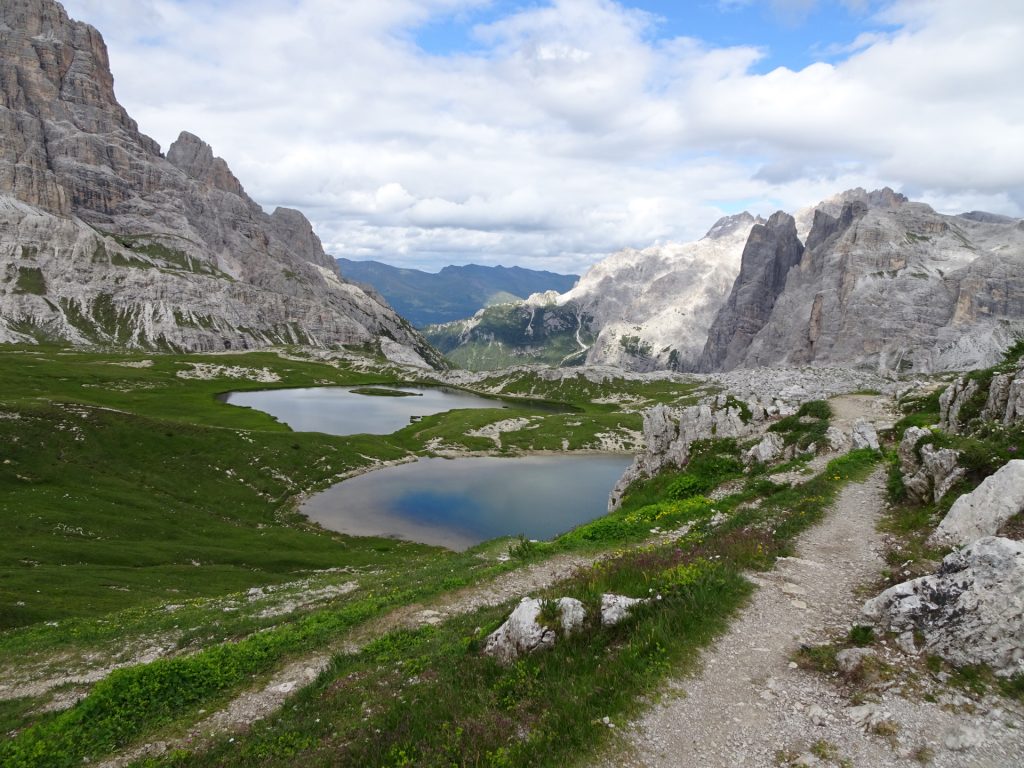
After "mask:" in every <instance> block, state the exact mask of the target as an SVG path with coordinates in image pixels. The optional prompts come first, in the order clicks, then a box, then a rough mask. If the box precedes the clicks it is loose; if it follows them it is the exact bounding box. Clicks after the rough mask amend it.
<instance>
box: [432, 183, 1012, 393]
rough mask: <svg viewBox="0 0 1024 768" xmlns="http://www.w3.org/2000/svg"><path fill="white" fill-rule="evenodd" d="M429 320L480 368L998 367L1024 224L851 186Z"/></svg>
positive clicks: (465, 361)
mask: <svg viewBox="0 0 1024 768" xmlns="http://www.w3.org/2000/svg"><path fill="white" fill-rule="evenodd" d="M425 333H426V336H427V338H428V340H430V342H431V343H432V344H434V345H435V346H436V347H438V348H439V349H440V350H441V351H442V352H444V353H445V354H446V355H447V356H448V358H449V359H450V360H453V361H455V362H456V363H458V364H459V365H463V366H466V367H471V368H476V369H488V368H499V367H502V366H504V365H508V364H509V363H511V362H520V363H524V362H538V363H550V364H556V365H578V364H580V363H584V362H586V363H589V364H597V363H603V364H610V365H617V366H620V367H623V368H628V369H633V370H641V371H643V370H653V369H658V368H671V369H674V370H679V371H704V372H713V371H722V370H732V369H734V368H753V367H757V366H778V365H791V366H798V365H830V366H846V367H859V368H866V369H872V370H879V371H899V372H923V373H927V372H931V371H942V370H959V369H970V368H977V367H985V366H988V365H992V364H993V363H994V362H996V361H997V360H998V359H999V356H1000V354H1001V352H1002V351H1003V350H1004V349H1005V348H1006V347H1008V346H1009V345H1010V344H1011V343H1012V342H1013V341H1014V339H1015V338H1018V337H1020V336H1021V335H1024V222H1022V221H1020V220H1017V219H1013V218H1009V217H1006V216H999V215H995V214H989V213H983V212H978V211H974V212H971V213H964V214H961V215H959V216H949V215H944V214H940V213H937V212H936V211H934V210H932V208H930V207H929V206H928V205H926V204H924V203H916V202H911V201H909V200H908V199H907V198H906V197H904V196H903V195H901V194H898V193H896V192H893V191H892V190H891V189H888V188H886V189H881V190H876V191H873V192H867V191H865V190H863V189H852V190H848V191H846V192H843V193H841V194H839V195H836V196H834V197H832V198H829V199H828V200H824V201H822V202H821V203H819V204H818V205H815V206H811V207H809V208H806V209H803V210H801V211H798V212H796V213H795V214H793V215H790V214H787V213H784V212H782V211H779V212H777V213H775V214H773V215H772V216H771V218H769V219H768V220H767V221H765V220H763V219H760V218H755V217H753V216H751V215H750V214H746V213H744V214H738V215H736V216H730V217H726V218H724V219H721V220H720V221H719V222H717V223H716V224H715V226H713V227H712V228H711V229H710V230H709V231H708V233H707V235H705V236H704V237H703V238H702V239H701V240H698V241H696V242H694V243H684V244H679V243H668V244H665V245H658V246H653V247H651V248H647V249H644V250H640V251H638V250H632V249H629V250H625V251H622V252H620V253H616V254H613V255H611V256H609V257H608V258H607V259H605V260H603V261H601V262H599V263H598V264H595V265H594V266H593V267H592V268H591V269H590V270H588V271H587V273H586V274H584V275H583V276H582V277H581V278H580V281H579V283H578V284H577V285H576V286H575V287H574V288H573V289H572V290H571V291H568V292H565V293H563V294H560V295H555V294H550V295H547V296H535V297H532V298H530V299H529V300H528V301H526V302H523V303H522V304H520V305H517V306H513V307H509V306H503V307H500V308H498V307H495V308H493V309H487V310H484V311H483V312H479V313H477V314H476V315H475V316H474V317H472V318H466V319H463V320H461V321H457V322H453V323H448V324H446V325H444V326H440V327H436V328H429V329H426V330H425ZM570 353H571V354H570Z"/></svg>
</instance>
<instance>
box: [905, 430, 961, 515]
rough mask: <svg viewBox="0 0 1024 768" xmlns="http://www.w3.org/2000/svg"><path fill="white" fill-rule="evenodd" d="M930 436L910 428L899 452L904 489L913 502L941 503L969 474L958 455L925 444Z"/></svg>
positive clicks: (957, 452)
mask: <svg viewBox="0 0 1024 768" xmlns="http://www.w3.org/2000/svg"><path fill="white" fill-rule="evenodd" d="M931 434H932V433H931V432H929V431H928V430H927V429H921V428H920V427H909V428H908V429H907V430H906V431H905V432H904V433H903V438H902V439H901V440H900V444H899V447H898V449H897V455H898V456H899V460H900V472H901V473H902V475H903V487H904V488H905V489H906V491H907V495H908V496H909V497H910V499H911V501H915V502H917V503H926V502H928V501H934V502H936V503H938V501H939V500H940V499H942V497H944V496H945V495H946V494H947V493H948V492H949V490H950V488H952V487H953V486H954V485H956V484H957V483H958V482H960V480H962V479H963V477H964V475H965V474H966V470H964V468H963V467H961V466H959V464H958V460H959V458H960V452H959V451H954V450H953V449H952V448H935V447H934V446H933V445H932V444H931V443H928V442H922V441H923V439H925V438H929V437H931Z"/></svg>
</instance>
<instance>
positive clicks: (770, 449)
mask: <svg viewBox="0 0 1024 768" xmlns="http://www.w3.org/2000/svg"><path fill="white" fill-rule="evenodd" d="M785 450H786V443H785V441H784V440H783V439H782V436H781V435H779V433H777V432H766V433H765V435H764V437H762V438H761V442H759V443H758V444H757V445H755V446H754V447H753V448H750V449H749V450H747V451H746V452H745V453H744V454H743V461H744V462H745V463H746V464H753V463H755V462H758V463H761V464H770V463H771V462H773V461H775V460H776V459H778V458H779V457H780V456H782V452H783V451H785Z"/></svg>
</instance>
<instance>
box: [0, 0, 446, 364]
mask: <svg viewBox="0 0 1024 768" xmlns="http://www.w3.org/2000/svg"><path fill="white" fill-rule="evenodd" d="M0 99H2V102H0V341H30V340H34V339H51V338H52V339H64V340H69V341H72V342H75V343H94V344H95V343H99V344H108V343H116V344H124V345H129V346H141V347H164V348H177V349H196V350H213V349H225V348H231V349H239V348H249V347H261V346H267V345H270V344H282V343H298V344H312V345H317V346H334V345H342V344H366V343H374V342H376V341H377V340H379V339H380V338H382V337H384V338H390V339H393V340H394V341H397V342H399V343H400V344H402V345H405V346H407V347H409V348H411V349H414V350H416V351H417V352H418V353H419V354H421V355H422V356H424V357H426V358H427V359H429V360H431V361H436V360H437V359H438V358H437V356H436V354H435V353H434V351H433V350H432V349H430V347H429V345H427V344H426V342H425V341H424V340H423V339H422V337H420V336H419V334H417V333H416V332H415V331H413V330H412V328H411V327H410V326H409V325H408V324H407V323H406V322H405V321H403V320H402V319H401V318H399V317H398V316H397V315H396V314H395V313H394V312H393V311H392V310H391V309H390V308H389V307H387V306H386V305H384V304H382V303H381V302H379V301H377V300H375V299H374V298H372V297H370V296H368V295H367V294H366V293H365V292H364V291H362V290H361V289H360V288H358V287H356V286H354V285H352V284H350V283H348V282H347V281H344V280H343V279H342V278H341V277H340V276H339V274H338V272H337V268H336V267H335V265H334V263H333V260H331V259H330V258H329V257H327V256H326V255H325V254H324V251H323V248H322V246H321V243H320V240H319V239H318V238H317V236H316V234H315V233H314V232H313V229H312V227H311V226H310V224H309V222H308V221H307V220H306V218H305V217H304V216H303V215H302V214H301V213H299V212H298V211H294V210H290V209H283V208H282V209H278V210H276V211H275V212H274V214H273V215H267V214H266V213H265V212H264V211H263V210H262V208H260V206H259V205H257V204H256V203H255V202H254V201H253V200H252V199H251V198H249V196H248V195H246V193H245V190H244V189H243V188H242V185H241V183H240V182H239V181H238V179H237V178H236V177H235V176H234V174H232V172H231V170H230V168H229V167H228V165H227V163H226V162H225V161H224V160H222V159H221V158H218V157H216V156H215V155H214V153H213V150H212V148H211V147H210V146H209V145H207V144H206V143H205V142H203V141H202V140H201V139H200V138H198V137H197V136H194V135H192V134H190V133H187V132H183V133H182V134H181V136H180V137H179V139H178V140H177V141H176V142H175V143H174V144H173V145H172V146H171V147H170V149H169V150H168V153H167V158H164V157H163V156H162V155H161V154H160V148H159V146H158V145H157V144H156V142H154V141H153V140H152V139H150V138H149V137H147V136H145V135H143V134H142V133H140V132H139V130H138V126H137V124H136V123H135V121H134V120H132V119H131V118H130V117H129V116H128V114H127V113H126V112H125V110H124V109H123V108H122V107H121V105H120V104H118V102H117V99H116V98H115V96H114V82H113V77H112V75H111V73H110V68H109V62H108V59H107V51H106V47H105V45H104V43H103V38H102V37H101V36H100V34H99V32H97V31H96V30H95V29H93V28H92V27H90V26H88V25H87V24H83V23H80V22H76V21H73V20H71V19H69V18H68V16H67V14H66V13H65V12H64V10H63V8H62V7H61V6H60V5H59V4H58V3H56V2H52V0H5V2H4V3H2V5H0Z"/></svg>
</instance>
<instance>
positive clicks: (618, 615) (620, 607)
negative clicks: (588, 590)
mask: <svg viewBox="0 0 1024 768" xmlns="http://www.w3.org/2000/svg"><path fill="white" fill-rule="evenodd" d="M646 602H647V599H646V598H643V597H626V596H625V595H609V594H605V595H601V625H602V626H605V627H613V626H615V625H616V624H619V623H621V622H623V621H625V620H626V619H628V618H629V614H630V613H631V612H632V610H633V609H634V608H635V607H636V606H638V605H643V604H644V603H646Z"/></svg>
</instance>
